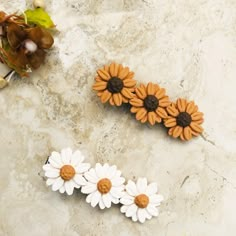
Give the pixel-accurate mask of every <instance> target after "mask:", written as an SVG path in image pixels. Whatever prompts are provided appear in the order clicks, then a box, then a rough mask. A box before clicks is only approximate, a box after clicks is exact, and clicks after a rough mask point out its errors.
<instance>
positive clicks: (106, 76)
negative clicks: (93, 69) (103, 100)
mask: <svg viewBox="0 0 236 236" xmlns="http://www.w3.org/2000/svg"><path fill="white" fill-rule="evenodd" d="M97 73H98V75H99V76H100V77H101V78H102V79H103V80H105V81H108V80H109V79H110V78H111V76H110V75H109V73H108V72H107V71H105V70H103V69H99V70H98V71H97Z"/></svg>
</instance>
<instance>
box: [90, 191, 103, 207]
mask: <svg viewBox="0 0 236 236" xmlns="http://www.w3.org/2000/svg"><path fill="white" fill-rule="evenodd" d="M101 197H102V196H101V193H100V192H99V191H96V192H95V193H94V194H93V197H92V200H91V206H92V207H95V206H96V205H97V204H98V203H99V201H100V199H101Z"/></svg>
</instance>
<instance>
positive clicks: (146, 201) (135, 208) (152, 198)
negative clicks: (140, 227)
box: [120, 178, 163, 223]
mask: <svg viewBox="0 0 236 236" xmlns="http://www.w3.org/2000/svg"><path fill="white" fill-rule="evenodd" d="M125 190H126V191H125V194H124V196H123V197H122V198H121V199H120V203H121V204H123V206H122V207H121V208H120V211H121V212H122V213H125V216H126V217H131V218H132V220H133V221H139V222H141V223H144V222H145V220H146V219H151V218H152V217H153V216H158V214H159V213H158V209H157V206H159V205H160V204H161V202H162V201H163V197H162V195H160V194H157V184H156V183H151V184H147V179H146V178H139V179H138V180H137V183H136V184H135V183H134V182H133V181H131V180H129V181H128V184H127V185H126V186H125Z"/></svg>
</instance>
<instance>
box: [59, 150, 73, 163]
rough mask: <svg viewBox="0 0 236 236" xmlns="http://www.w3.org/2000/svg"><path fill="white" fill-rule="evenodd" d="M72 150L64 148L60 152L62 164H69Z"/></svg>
mask: <svg viewBox="0 0 236 236" xmlns="http://www.w3.org/2000/svg"><path fill="white" fill-rule="evenodd" d="M71 157H72V150H71V149H70V148H65V149H62V150H61V159H62V162H63V163H64V164H65V165H66V164H71Z"/></svg>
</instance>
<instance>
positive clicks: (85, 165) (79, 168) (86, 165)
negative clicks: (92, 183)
mask: <svg viewBox="0 0 236 236" xmlns="http://www.w3.org/2000/svg"><path fill="white" fill-rule="evenodd" d="M89 168H90V164H89V163H81V164H79V165H78V166H77V167H76V172H77V173H79V174H83V173H84V172H85V171H87V170H88V169H89Z"/></svg>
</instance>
